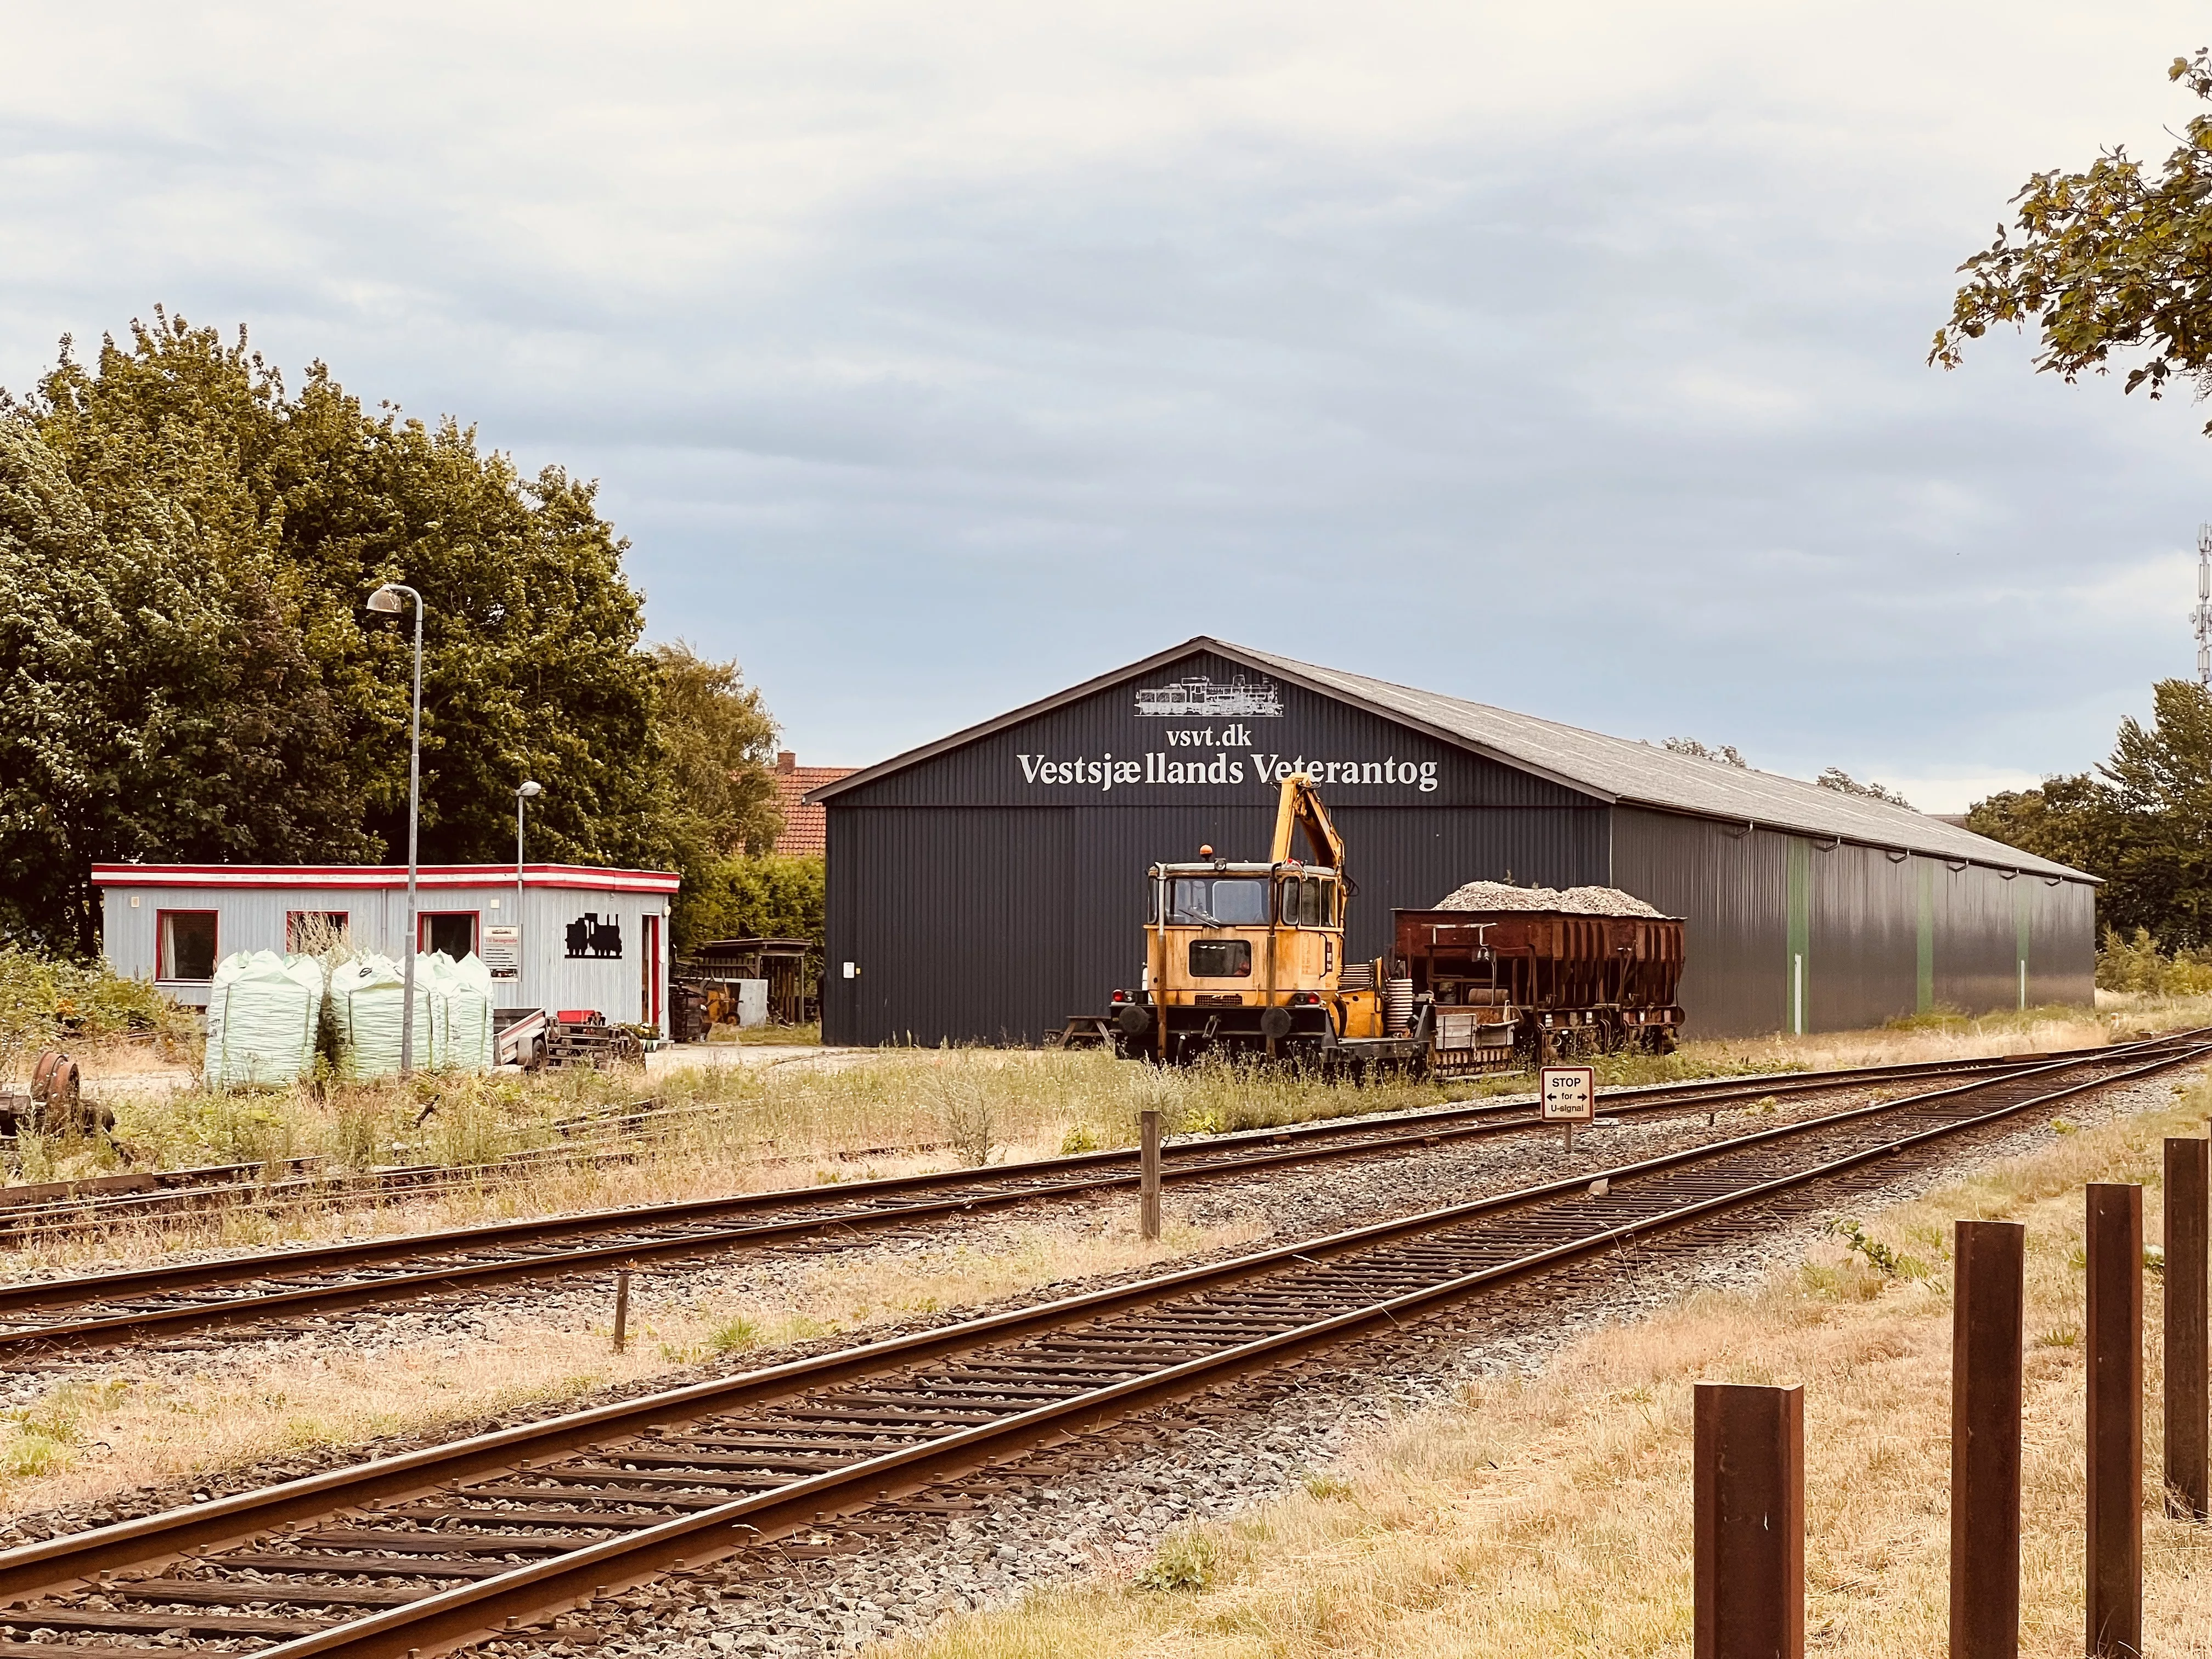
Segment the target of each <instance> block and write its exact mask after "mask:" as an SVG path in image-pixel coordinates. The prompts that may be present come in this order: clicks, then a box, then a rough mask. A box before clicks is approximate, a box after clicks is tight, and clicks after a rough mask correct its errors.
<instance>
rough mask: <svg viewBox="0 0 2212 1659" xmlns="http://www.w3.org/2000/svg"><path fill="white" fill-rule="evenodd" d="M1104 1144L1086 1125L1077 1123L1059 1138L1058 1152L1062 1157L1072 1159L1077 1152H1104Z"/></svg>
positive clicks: (1095, 1132)
mask: <svg viewBox="0 0 2212 1659" xmlns="http://www.w3.org/2000/svg"><path fill="white" fill-rule="evenodd" d="M1105 1146H1106V1143H1105V1142H1104V1141H1103V1139H1100V1138H1099V1136H1098V1133H1097V1131H1096V1130H1094V1129H1093V1128H1091V1126H1090V1125H1089V1124H1087V1123H1079V1124H1077V1125H1076V1126H1075V1127H1073V1128H1072V1129H1070V1130H1069V1131H1068V1132H1067V1133H1066V1134H1064V1135H1062V1136H1061V1137H1060V1152H1061V1155H1062V1156H1064V1157H1068V1158H1073V1156H1075V1154H1076V1153H1078V1152H1103V1151H1104V1150H1105Z"/></svg>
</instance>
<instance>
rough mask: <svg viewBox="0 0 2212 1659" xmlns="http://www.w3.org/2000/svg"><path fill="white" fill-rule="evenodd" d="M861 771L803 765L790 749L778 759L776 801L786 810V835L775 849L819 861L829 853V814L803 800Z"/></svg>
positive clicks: (784, 819)
mask: <svg viewBox="0 0 2212 1659" xmlns="http://www.w3.org/2000/svg"><path fill="white" fill-rule="evenodd" d="M856 770H857V768H855V767H850V766H801V765H800V764H799V757H798V756H796V755H794V754H793V753H792V752H791V750H788V749H787V750H784V751H783V752H782V753H781V754H780V755H778V756H777V757H775V799H776V804H777V805H780V806H781V807H782V808H783V833H782V834H781V835H780V836H777V837H776V838H775V851H776V852H779V853H799V854H811V856H813V857H815V858H820V857H821V856H822V855H823V854H824V853H825V852H827V851H828V850H829V840H828V829H829V814H828V813H827V812H826V811H823V809H822V808H821V807H819V806H808V805H805V804H804V803H803V801H802V799H801V798H802V797H803V796H804V795H805V793H806V792H807V791H808V790H810V789H819V788H820V787H822V786H823V784H825V783H835V782H836V781H837V780H838V779H840V778H848V777H850V776H852V775H853V774H854V771H856Z"/></svg>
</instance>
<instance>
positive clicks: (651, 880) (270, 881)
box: [92, 864, 683, 893]
mask: <svg viewBox="0 0 2212 1659" xmlns="http://www.w3.org/2000/svg"><path fill="white" fill-rule="evenodd" d="M682 880H683V878H681V877H680V876H678V875H677V874H675V873H674V872H671V871H667V870H600V869H594V868H592V866H589V865H581V864H526V865H524V866H522V884H523V885H524V886H525V887H548V888H568V889H574V890H582V891H585V892H593V893H610V892H611V893H672V892H674V891H675V890H677V888H678V886H679V885H680V884H681V883H682ZM92 884H93V885H94V886H95V887H183V888H194V887H197V888H217V889H220V888H234V887H325V888H404V887H405V886H406V885H407V866H405V865H404V864H401V865H378V864H95V865H94V866H92ZM415 884H416V887H417V888H425V887H512V886H513V885H514V866H513V865H511V864H426V865H423V866H420V867H419V868H418V869H417V870H416V876H415Z"/></svg>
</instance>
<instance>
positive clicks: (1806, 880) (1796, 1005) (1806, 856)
mask: <svg viewBox="0 0 2212 1659" xmlns="http://www.w3.org/2000/svg"><path fill="white" fill-rule="evenodd" d="M1786 845H1787V848H1788V852H1787V854H1786V863H1787V866H1788V868H1789V872H1790V949H1789V953H1788V955H1787V956H1785V957H1784V958H1783V963H1782V1029H1783V1030H1785V1031H1794V1032H1796V1034H1797V1035H1798V1036H1803V1035H1804V1034H1805V1032H1806V1030H1808V1028H1809V1027H1810V1026H1811V1024H1812V1014H1811V1010H1810V1006H1809V1005H1810V1003H1811V1001H1812V997H1813V843H1812V842H1808V841H1804V840H1802V839H1801V838H1799V837H1798V836H1790V839H1789V842H1787V843H1786Z"/></svg>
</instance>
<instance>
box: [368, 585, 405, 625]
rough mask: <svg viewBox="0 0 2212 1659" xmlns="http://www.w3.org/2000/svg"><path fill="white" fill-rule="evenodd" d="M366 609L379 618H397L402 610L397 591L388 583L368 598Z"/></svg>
mask: <svg viewBox="0 0 2212 1659" xmlns="http://www.w3.org/2000/svg"><path fill="white" fill-rule="evenodd" d="M368 608H369V609H370V610H371V611H375V612H376V613H377V614H378V615H379V616H381V617H396V616H398V614H399V612H400V610H401V608H402V607H401V605H400V603H399V590H398V588H396V587H394V586H392V584H391V583H390V582H386V583H385V585H384V586H381V587H380V588H378V589H377V590H376V592H374V593H372V594H370V595H369V596H368Z"/></svg>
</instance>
